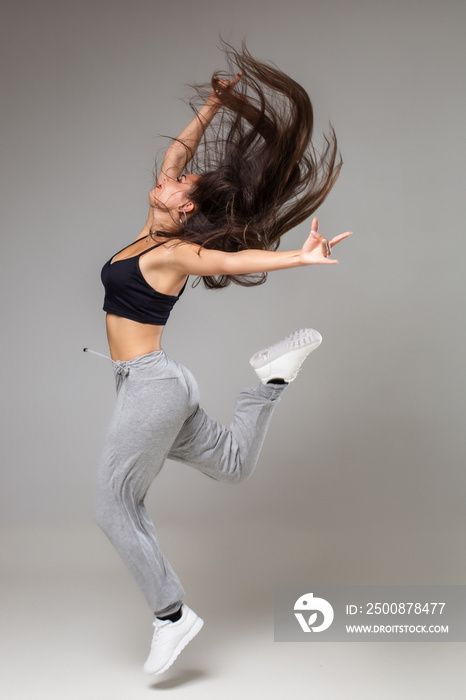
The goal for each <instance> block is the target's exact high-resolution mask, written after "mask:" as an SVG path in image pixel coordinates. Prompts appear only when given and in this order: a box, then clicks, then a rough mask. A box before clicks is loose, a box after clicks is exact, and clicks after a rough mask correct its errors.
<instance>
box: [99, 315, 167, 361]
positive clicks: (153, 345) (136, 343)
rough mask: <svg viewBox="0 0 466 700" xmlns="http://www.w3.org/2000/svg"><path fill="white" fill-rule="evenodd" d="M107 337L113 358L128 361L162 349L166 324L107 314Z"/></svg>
mask: <svg viewBox="0 0 466 700" xmlns="http://www.w3.org/2000/svg"><path fill="white" fill-rule="evenodd" d="M106 324H107V337H108V346H109V348H110V355H111V357H112V360H115V361H117V360H120V361H128V360H133V359H134V358H135V357H140V356H141V355H147V354H148V353H150V352H155V350H161V349H162V346H161V340H162V333H163V329H164V328H165V326H153V325H151V324H150V323H138V322H137V321H131V320H130V319H129V318H123V317H121V316H115V315H114V314H107V320H106Z"/></svg>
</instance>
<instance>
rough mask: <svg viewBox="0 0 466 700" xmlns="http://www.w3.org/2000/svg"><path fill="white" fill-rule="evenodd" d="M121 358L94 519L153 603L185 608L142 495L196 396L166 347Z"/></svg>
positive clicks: (161, 608) (166, 609) (165, 608)
mask: <svg viewBox="0 0 466 700" xmlns="http://www.w3.org/2000/svg"><path fill="white" fill-rule="evenodd" d="M151 355H152V357H151V356H149V355H148V356H144V357H142V358H136V359H135V360H131V361H129V362H124V363H117V364H116V379H117V402H116V407H115V412H114V415H113V418H112V421H111V424H110V428H109V431H108V434H107V438H106V441H105V444H104V449H103V454H102V458H101V461H100V465H99V470H98V477H97V493H96V501H95V517H96V520H97V522H98V524H99V525H100V527H101V528H102V530H103V531H104V532H105V534H106V535H107V536H108V538H109V539H110V541H111V542H112V544H113V545H114V546H115V548H116V549H117V551H118V553H119V554H120V556H121V558H122V559H123V561H124V562H125V564H126V565H127V567H128V568H129V570H130V571H131V573H132V574H133V576H134V578H135V579H136V582H137V583H138V585H139V587H140V589H141V591H142V592H143V594H144V596H145V597H146V599H147V602H148V604H149V606H150V608H151V609H152V610H153V611H154V612H155V613H156V614H157V615H168V614H170V613H173V612H175V611H176V610H178V609H179V608H180V605H181V599H182V597H183V595H184V590H183V587H182V586H181V583H180V581H179V579H178V577H177V575H176V573H175V572H174V570H173V569H172V567H171V566H170V564H169V562H168V561H167V559H165V557H164V556H163V554H162V552H161V551H160V548H159V545H158V541H157V536H156V533H155V529H154V525H153V523H152V520H151V519H150V517H149V515H148V513H147V511H146V508H145V505H144V499H145V496H146V493H147V490H148V488H149V486H150V485H151V483H152V482H153V480H154V478H155V477H156V476H157V474H158V473H159V471H160V470H161V468H162V466H163V463H164V461H165V458H166V456H167V453H168V450H169V449H170V447H171V445H172V443H173V441H174V440H175V437H176V435H177V434H178V432H179V430H180V428H181V426H182V425H183V424H184V421H185V420H186V417H187V416H188V415H189V414H190V413H191V411H192V410H193V405H192V400H191V397H190V396H189V394H188V393H187V391H186V385H185V382H184V380H183V377H182V376H181V373H180V371H179V369H178V367H177V366H176V365H175V363H172V362H171V361H170V360H169V359H168V358H167V357H166V355H165V353H163V352H162V351H160V353H152V354H151Z"/></svg>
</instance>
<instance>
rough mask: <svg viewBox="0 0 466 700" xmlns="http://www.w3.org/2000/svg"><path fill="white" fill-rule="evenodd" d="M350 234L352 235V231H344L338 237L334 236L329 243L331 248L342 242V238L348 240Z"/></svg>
mask: <svg viewBox="0 0 466 700" xmlns="http://www.w3.org/2000/svg"><path fill="white" fill-rule="evenodd" d="M352 233H353V232H352V231H345V233H340V235H339V236H335V237H334V238H332V240H331V241H330V245H331V246H334V245H336V244H337V243H339V242H340V241H342V240H343V239H344V238H348V236H351V234H352Z"/></svg>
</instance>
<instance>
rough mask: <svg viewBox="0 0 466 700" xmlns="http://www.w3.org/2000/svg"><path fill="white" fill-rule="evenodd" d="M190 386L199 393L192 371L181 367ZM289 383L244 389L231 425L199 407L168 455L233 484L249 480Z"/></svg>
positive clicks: (218, 479) (185, 423) (194, 391)
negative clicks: (223, 422) (218, 420)
mask: <svg viewBox="0 0 466 700" xmlns="http://www.w3.org/2000/svg"><path fill="white" fill-rule="evenodd" d="M182 369H183V371H184V374H185V377H186V382H187V384H188V386H190V387H192V393H193V394H194V395H197V385H196V382H195V379H194V377H193V376H192V375H191V373H190V372H189V370H187V369H186V368H184V367H183V368H182ZM286 386H287V385H286V384H284V385H278V384H266V385H264V384H260V385H259V386H257V387H254V388H251V389H244V390H243V391H241V392H240V394H239V395H238V397H237V399H236V402H235V409H234V415H233V421H232V423H231V425H230V427H229V428H226V427H225V426H224V425H222V424H221V423H218V422H217V421H215V420H213V419H211V418H209V416H207V414H206V413H205V411H203V409H202V408H200V406H199V405H197V406H196V408H195V410H194V411H193V412H192V413H191V415H190V416H189V418H187V420H186V421H185V422H184V424H183V426H182V428H181V430H180V432H179V433H178V435H177V437H176V439H175V441H174V443H173V445H172V447H171V449H170V451H169V453H168V457H169V458H170V459H174V460H176V461H179V462H183V463H184V464H188V465H190V466H192V467H195V468H196V469H199V471H201V472H202V473H203V474H206V475H207V476H210V477H212V478H213V479H216V480H217V481H225V482H228V483H231V484H237V483H239V482H240V481H245V480H246V479H248V478H249V477H250V476H251V474H252V472H253V471H254V469H255V467H256V464H257V461H258V459H259V455H260V451H261V449H262V445H263V443H264V439H265V436H266V433H267V430H268V427H269V424H270V421H271V418H272V414H273V412H274V410H275V407H276V405H277V403H278V401H279V400H280V397H281V395H282V393H283V392H284V390H285V389H286Z"/></svg>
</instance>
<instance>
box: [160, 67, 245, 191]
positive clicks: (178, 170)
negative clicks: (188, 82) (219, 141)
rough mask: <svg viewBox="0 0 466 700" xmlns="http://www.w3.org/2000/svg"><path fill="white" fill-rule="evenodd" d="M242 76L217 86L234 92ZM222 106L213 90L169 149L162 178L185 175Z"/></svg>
mask: <svg viewBox="0 0 466 700" xmlns="http://www.w3.org/2000/svg"><path fill="white" fill-rule="evenodd" d="M241 75H242V73H238V75H237V76H236V77H235V78H233V80H230V81H228V80H217V84H218V85H221V88H222V89H223V90H233V88H234V87H235V85H236V83H237V82H238V81H239V80H240V79H241ZM221 106H222V103H221V102H220V100H219V99H218V98H217V97H216V90H215V88H212V90H211V93H210V95H209V97H208V99H207V101H206V102H205V104H204V105H203V106H202V107H201V108H200V110H199V111H198V112H197V113H196V115H195V116H194V118H193V119H192V120H191V121H190V122H189V124H188V126H187V127H186V128H184V129H183V131H182V132H181V134H179V135H178V137H177V138H176V139H174V141H173V143H172V144H171V145H170V146H169V147H168V148H167V150H166V152H165V156H164V158H163V162H162V168H161V171H160V177H163V175H166V176H168V177H172V178H177V177H179V176H180V175H181V174H182V173H183V171H184V169H185V168H186V166H187V164H188V163H189V161H190V160H191V159H192V157H193V156H194V154H195V152H196V149H197V147H198V146H199V144H200V142H201V139H202V137H203V135H204V132H205V130H206V129H207V127H208V126H209V124H210V122H211V121H212V119H213V118H214V117H215V115H216V114H217V112H218V111H219V109H220V108H221Z"/></svg>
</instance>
